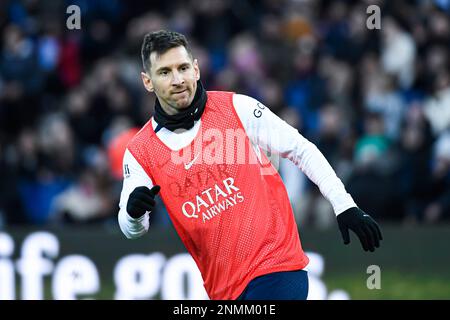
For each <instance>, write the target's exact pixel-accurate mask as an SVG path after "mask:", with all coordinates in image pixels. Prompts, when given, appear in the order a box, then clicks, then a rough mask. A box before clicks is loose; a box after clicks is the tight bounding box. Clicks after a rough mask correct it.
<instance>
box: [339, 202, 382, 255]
mask: <svg viewBox="0 0 450 320" xmlns="http://www.w3.org/2000/svg"><path fill="white" fill-rule="evenodd" d="M337 222H338V225H339V230H340V231H341V234H342V238H343V239H344V244H349V243H350V235H349V232H348V230H349V229H350V230H352V231H353V232H354V233H356V235H357V236H358V238H359V241H360V242H361V245H362V247H363V249H364V251H367V250H370V251H372V252H373V251H375V247H377V248H379V247H380V240H382V239H383V236H382V235H381V230H380V227H379V226H378V224H377V223H376V222H375V220H373V219H372V217H371V216H369V215H368V214H366V213H365V212H364V211H362V210H361V209H359V208H357V207H353V208H350V209H347V210H345V211H344V212H342V213H340V214H339V215H338V216H337Z"/></svg>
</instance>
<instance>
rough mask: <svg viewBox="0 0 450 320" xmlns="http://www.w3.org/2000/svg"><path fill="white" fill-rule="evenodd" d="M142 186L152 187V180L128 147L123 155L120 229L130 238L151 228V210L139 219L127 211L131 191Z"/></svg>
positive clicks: (140, 234) (138, 235)
mask: <svg viewBox="0 0 450 320" xmlns="http://www.w3.org/2000/svg"><path fill="white" fill-rule="evenodd" d="M140 186H146V187H148V188H152V187H153V183H152V180H151V179H150V177H149V176H148V175H147V173H146V172H145V170H144V169H143V168H142V166H141V165H140V164H139V163H138V162H137V160H136V159H135V158H134V157H133V155H132V154H131V153H130V151H128V149H126V150H125V154H124V156H123V187H122V192H121V194H120V202H119V208H120V209H119V215H118V220H119V226H120V230H122V232H123V234H124V235H125V236H126V237H127V238H128V239H136V238H139V237H141V236H142V235H144V234H145V233H146V232H147V231H148V228H149V214H150V212H149V211H148V212H146V213H145V214H144V215H143V216H142V217H139V218H137V219H134V218H132V217H131V216H130V215H129V214H128V213H127V211H126V208H127V202H128V197H129V196H130V193H131V192H132V191H133V190H134V189H135V188H136V187H140Z"/></svg>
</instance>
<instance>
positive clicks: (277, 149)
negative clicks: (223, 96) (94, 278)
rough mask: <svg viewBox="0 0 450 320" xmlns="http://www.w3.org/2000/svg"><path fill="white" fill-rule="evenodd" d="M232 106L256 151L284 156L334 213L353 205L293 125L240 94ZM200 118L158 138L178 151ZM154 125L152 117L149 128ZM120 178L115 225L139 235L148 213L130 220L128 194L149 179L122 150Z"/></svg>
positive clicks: (129, 235)
mask: <svg viewBox="0 0 450 320" xmlns="http://www.w3.org/2000/svg"><path fill="white" fill-rule="evenodd" d="M233 105H234V108H235V110H236V113H237V115H238V117H239V119H240V120H241V122H242V125H243V127H244V129H245V131H246V133H247V135H248V137H249V139H250V141H251V142H252V144H253V146H254V148H255V150H256V151H258V150H257V148H258V147H261V148H262V149H264V150H266V152H268V153H269V154H272V155H280V156H281V157H284V158H288V159H289V160H291V161H292V162H293V163H294V164H295V165H296V166H297V167H298V168H300V169H301V170H302V171H303V172H304V173H305V174H306V176H307V177H308V178H309V179H310V180H311V181H313V182H314V183H315V184H316V185H317V186H318V187H319V189H320V192H321V193H322V195H323V196H324V197H325V198H326V199H327V200H328V201H330V203H331V205H332V206H333V210H334V213H335V214H336V215H338V214H340V213H342V212H344V211H345V210H347V209H349V208H351V207H356V204H355V202H354V201H353V199H352V197H351V195H350V194H348V193H347V191H346V190H345V187H344V185H343V184H342V182H341V180H340V179H339V178H338V177H337V176H336V173H335V171H334V170H333V168H332V167H331V166H330V164H329V163H328V161H327V160H326V159H325V157H324V156H323V155H322V153H321V152H320V151H319V150H318V149H317V147H316V146H315V145H314V144H313V143H311V142H309V141H308V140H307V139H306V138H304V137H303V136H302V135H301V134H300V133H299V132H298V131H297V130H296V129H295V128H293V127H291V126H290V125H289V124H287V123H286V122H285V121H284V120H282V119H280V118H279V117H278V116H277V115H275V114H274V113H273V112H271V111H270V109H269V108H267V107H265V106H264V105H263V104H261V103H260V102H259V101H257V100H255V99H253V98H251V97H249V96H246V95H242V94H234V95H233ZM200 122H201V119H200V120H198V121H196V122H195V124H194V126H193V127H192V128H191V129H189V130H185V131H183V132H177V133H175V132H172V131H170V130H168V129H166V128H162V129H161V130H159V131H158V132H157V136H158V138H159V139H160V140H161V141H163V142H164V143H165V144H166V145H167V146H168V147H169V148H170V149H172V150H180V149H181V148H184V147H185V146H187V145H189V144H190V143H191V142H192V140H194V138H195V136H196V135H197V132H198V130H199V128H200ZM157 125H158V124H157V123H156V122H155V120H154V118H153V119H152V126H153V129H155V128H156V126H157ZM123 167H124V180H123V188H122V193H121V196H120V203H119V207H120V210H119V217H118V219H119V225H120V228H121V230H122V232H123V233H124V234H125V236H126V237H127V238H130V239H134V238H138V237H140V236H142V235H143V234H144V233H145V232H147V231H148V228H149V216H148V215H149V214H150V213H149V212H147V213H145V214H144V215H143V216H142V217H140V218H138V219H134V218H132V217H130V216H129V215H128V213H127V212H126V205H127V202H128V197H129V195H130V193H131V192H132V191H133V190H134V189H135V188H136V187H140V186H147V187H148V188H151V187H152V186H153V182H152V181H151V179H150V177H149V176H148V175H147V173H146V172H145V170H144V169H143V168H142V166H141V165H140V164H139V163H138V162H137V160H136V159H135V158H134V157H133V155H132V154H131V153H130V152H129V151H128V150H126V151H125V154H124V158H123Z"/></svg>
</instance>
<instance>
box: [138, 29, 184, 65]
mask: <svg viewBox="0 0 450 320" xmlns="http://www.w3.org/2000/svg"><path fill="white" fill-rule="evenodd" d="M179 46H183V47H185V48H186V50H187V52H188V53H189V55H190V56H191V57H192V52H191V49H190V48H189V44H188V41H187V40H186V37H185V36H184V35H182V34H181V33H178V32H175V31H167V30H159V31H154V32H150V33H147V34H146V35H145V37H144V41H143V43H142V48H141V57H142V65H143V67H144V70H145V71H146V72H148V73H150V67H151V63H150V54H151V53H152V52H156V53H157V54H158V55H161V54H163V53H165V52H166V51H168V50H169V49H172V48H175V47H179Z"/></svg>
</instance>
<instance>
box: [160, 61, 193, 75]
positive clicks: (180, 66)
mask: <svg viewBox="0 0 450 320" xmlns="http://www.w3.org/2000/svg"><path fill="white" fill-rule="evenodd" d="M187 66H189V62H183V63H180V65H179V66H178V68H182V67H187ZM162 71H170V67H160V68H158V69H156V71H155V72H156V73H158V72H162Z"/></svg>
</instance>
